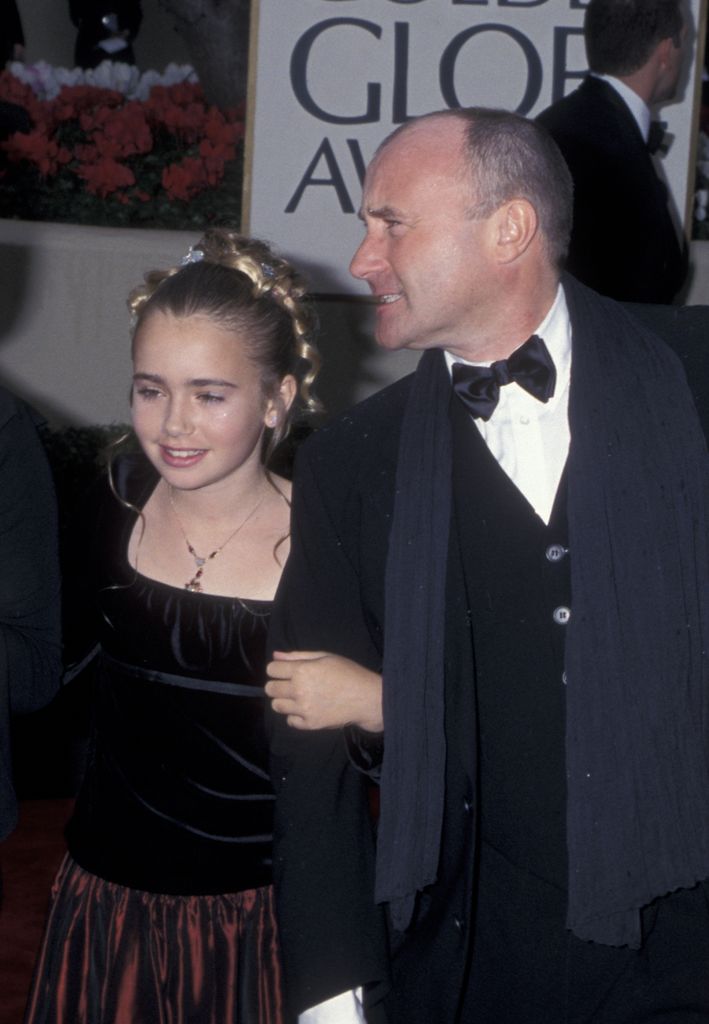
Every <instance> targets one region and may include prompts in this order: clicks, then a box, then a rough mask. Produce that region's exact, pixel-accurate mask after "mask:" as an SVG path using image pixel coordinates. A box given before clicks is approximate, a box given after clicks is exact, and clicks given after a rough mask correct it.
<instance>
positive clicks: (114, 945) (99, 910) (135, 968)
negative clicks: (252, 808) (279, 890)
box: [25, 855, 283, 1024]
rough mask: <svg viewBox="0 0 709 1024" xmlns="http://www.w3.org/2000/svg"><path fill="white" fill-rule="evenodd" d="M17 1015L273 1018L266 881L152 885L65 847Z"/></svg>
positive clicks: (274, 948) (276, 1012) (118, 1023)
mask: <svg viewBox="0 0 709 1024" xmlns="http://www.w3.org/2000/svg"><path fill="white" fill-rule="evenodd" d="M57 950H60V951H61V953H60V955H57ZM206 951H208V955H205V953H206ZM25 1021H26V1024H50V1022H51V1024H196V1022H199V1024H225V1022H226V1021H243V1022H244V1024H281V1022H282V1021H283V1007H282V1002H281V969H280V963H279V955H278V938H277V932H276V922H275V916H274V909H273V892H272V888H271V887H270V886H265V887H262V888H259V889H249V890H246V891H244V892H239V893H233V894H229V895H221V896H202V897H199V898H197V897H190V896H166V895H159V894H158V895H156V894H154V893H148V892H141V891H139V890H135V889H128V888H125V887H124V886H121V885H115V884H113V883H112V882H105V881H103V880H102V879H100V878H97V877H96V876H95V875H92V874H89V873H88V872H86V871H84V870H83V869H82V868H80V867H79V865H78V864H76V863H75V862H74V861H73V860H72V859H71V857H69V856H68V855H67V856H66V857H65V859H64V862H63V864H62V866H61V868H60V869H59V872H58V875H57V878H56V881H55V883H54V888H53V892H52V907H51V910H50V917H49V925H48V928H47V932H46V934H45V939H44V943H43V946H42V949H41V951H40V956H39V960H38V963H37V968H36V973H35V980H34V983H33V987H32V991H31V993H30V999H29V1003H28V1010H27V1016H26V1018H25Z"/></svg>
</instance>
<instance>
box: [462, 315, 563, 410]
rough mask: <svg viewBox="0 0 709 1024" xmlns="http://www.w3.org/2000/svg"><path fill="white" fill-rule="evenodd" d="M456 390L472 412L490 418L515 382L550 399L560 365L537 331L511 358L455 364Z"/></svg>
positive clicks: (531, 393) (536, 394) (541, 396)
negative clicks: (483, 363)
mask: <svg viewBox="0 0 709 1024" xmlns="http://www.w3.org/2000/svg"><path fill="white" fill-rule="evenodd" d="M452 375H453V389H454V390H455V393H456V394H457V395H458V397H459V398H460V400H461V401H462V402H463V403H464V405H465V406H466V407H467V409H468V411H469V412H470V413H471V415H473V416H475V417H479V418H480V419H483V420H489V419H490V417H491V416H492V414H493V412H494V411H495V408H496V406H497V403H498V401H499V400H500V388H501V387H503V386H504V385H505V384H511V383H512V381H515V383H517V384H519V386H520V387H521V388H524V390H525V391H528V392H529V394H530V395H534V397H535V398H538V399H539V401H540V402H548V401H549V399H550V398H551V396H552V395H553V394H554V388H555V386H556V367H555V366H554V360H553V359H552V358H551V356H550V355H549V350H548V348H547V347H546V345H545V344H544V342H543V341H542V339H541V338H540V337H538V336H537V335H536V334H533V335H532V337H531V338H530V339H529V340H528V341H525V343H524V345H521V346H520V348H518V349H516V350H515V351H514V352H513V353H512V355H511V356H510V357H509V359H499V360H498V361H497V362H495V363H493V364H492V366H466V364H465V363H454V364H453V374H452Z"/></svg>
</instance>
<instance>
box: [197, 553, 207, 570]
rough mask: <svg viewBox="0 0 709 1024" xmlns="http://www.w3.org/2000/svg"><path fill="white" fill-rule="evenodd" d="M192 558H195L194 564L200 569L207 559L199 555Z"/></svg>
mask: <svg viewBox="0 0 709 1024" xmlns="http://www.w3.org/2000/svg"><path fill="white" fill-rule="evenodd" d="M194 560H195V565H196V566H197V568H198V569H201V568H202V566H203V565H204V563H205V562H206V561H207V559H206V558H200V557H199V555H195V556H194Z"/></svg>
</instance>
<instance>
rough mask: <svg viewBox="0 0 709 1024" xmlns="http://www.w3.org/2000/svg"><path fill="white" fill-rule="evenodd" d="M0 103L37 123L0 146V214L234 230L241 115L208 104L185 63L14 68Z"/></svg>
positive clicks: (5, 78)
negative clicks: (161, 70)
mask: <svg viewBox="0 0 709 1024" xmlns="http://www.w3.org/2000/svg"><path fill="white" fill-rule="evenodd" d="M0 100H2V101H4V102H6V103H13V104H16V105H18V106H20V107H22V108H23V109H24V110H25V111H26V112H27V114H28V115H29V118H30V120H31V123H32V128H31V130H30V131H29V132H16V133H15V134H14V135H11V136H10V137H9V138H8V139H7V140H6V141H5V142H4V143H0V150H1V151H2V153H3V156H4V159H3V160H2V171H0V174H2V177H1V178H0V217H15V218H21V219H24V220H47V221H63V222H67V223H75V224H94V225H105V226H131V227H163V228H165V227H167V228H181V229H193V228H198V229H201V228H202V227H204V226H206V225H208V224H210V223H213V222H218V223H220V224H225V225H230V226H238V224H239V220H240V212H241V194H240V193H241V169H240V165H241V159H240V158H241V146H242V140H243V135H244V122H243V113H242V112H241V111H220V110H219V109H217V108H216V107H214V106H210V105H208V104H207V103H206V102H205V100H204V96H203V94H202V89H201V86H200V85H199V83H198V82H197V81H196V78H195V75H194V73H193V71H192V69H191V68H189V67H188V68H174V67H173V68H172V69H168V70H167V72H166V75H165V76H159V75H158V74H157V72H146V73H145V74H143V75H140V73H139V72H138V71H137V69H136V68H130V67H128V66H127V65H125V64H112V63H111V62H108V61H107V62H105V63H104V64H102V65H100V66H99V68H96V69H94V70H93V71H87V72H83V71H81V70H80V69H73V70H71V71H70V70H68V69H65V68H51V67H50V66H49V65H46V64H45V65H42V64H40V65H34V66H32V67H30V68H25V67H24V65H21V64H13V65H11V66H10V69H8V70H5V71H3V72H2V73H0Z"/></svg>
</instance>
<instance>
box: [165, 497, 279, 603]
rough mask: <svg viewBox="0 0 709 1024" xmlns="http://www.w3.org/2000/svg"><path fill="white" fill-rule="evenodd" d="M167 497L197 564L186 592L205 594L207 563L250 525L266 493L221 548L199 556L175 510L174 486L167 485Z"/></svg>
mask: <svg viewBox="0 0 709 1024" xmlns="http://www.w3.org/2000/svg"><path fill="white" fill-rule="evenodd" d="M167 496H168V498H169V501H170V505H171V507H172V511H173V512H174V514H175V519H176V521H177V525H178V526H179V528H180V533H181V534H182V536H183V537H184V538H185V544H186V545H187V550H188V551H189V553H190V555H191V556H192V558H194V562H195V565H196V567H197V571H196V573H195V574H194V576H192V578H191V579H189V580H187V582H186V583H185V590H191V591H192V592H193V593H196V594H203V593H204V588H203V587H202V583H201V580H202V576H203V575H204V570H205V568H206V566H207V563H208V562H211V561H212V559H213V558H216V557H217V555H218V554H219V552H220V551H223V550H224V548H225V547H226V546H227V544H228V543H229V541H231V540H233V539H234V537H236V535H237V533H238V532H239V530H241V529H242V528H243V527H244V526H246V524H247V523H248V521H249V519H251V517H252V516H253V515H255V514H256V511H257V510H258V509H259V508H260V507H261V503H262V502H263V499H264V498H265V497H266V492H265V491H264V492H263V494H262V495H261V497H260V498H259V500H258V501H257V502H256V504H255V505H254V507H253V508H252V509H251V511H250V512H249V514H248V515H247V517H246V519H243V520H242V521H241V522H240V523H239V525H238V526H237V528H236V529H235V530H232V532H231V533H230V534H229V536H228V537H227V539H226V540H225V541H222V543H221V544H220V545H219V547H218V548H215V549H214V551H210V553H209V554H208V555H198V554H197V552H196V551H195V549H194V547H193V546H192V544H190V541H189V538H188V536H187V533H186V532H185V528H184V526H183V525H182V520H181V519H180V516H179V513H178V511H177V509H176V508H175V502H174V501H173V499H172V485H171V484H168V485H167Z"/></svg>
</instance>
